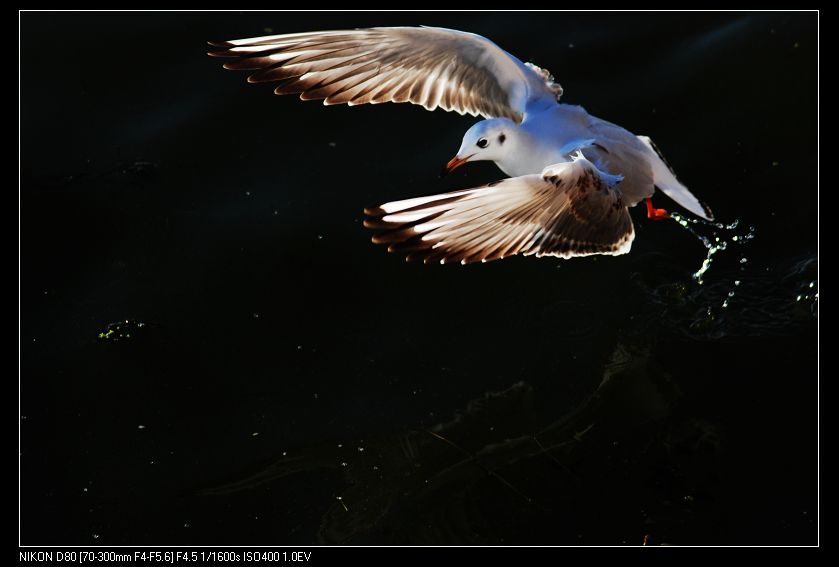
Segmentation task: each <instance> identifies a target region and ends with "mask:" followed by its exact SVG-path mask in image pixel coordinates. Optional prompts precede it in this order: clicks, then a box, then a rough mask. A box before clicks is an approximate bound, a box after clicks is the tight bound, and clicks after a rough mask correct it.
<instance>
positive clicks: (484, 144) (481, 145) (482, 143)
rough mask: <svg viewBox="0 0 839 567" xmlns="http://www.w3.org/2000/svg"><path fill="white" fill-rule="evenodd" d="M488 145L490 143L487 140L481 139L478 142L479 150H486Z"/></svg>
mask: <svg viewBox="0 0 839 567" xmlns="http://www.w3.org/2000/svg"><path fill="white" fill-rule="evenodd" d="M488 145H489V142H488V141H487V139H486V138H481V139H480V140H478V147H479V148H485V147H487V146H488Z"/></svg>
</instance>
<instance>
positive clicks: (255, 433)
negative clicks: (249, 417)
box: [251, 431, 259, 437]
mask: <svg viewBox="0 0 839 567" xmlns="http://www.w3.org/2000/svg"><path fill="white" fill-rule="evenodd" d="M257 435H259V431H254V432H253V433H251V437H256V436H257Z"/></svg>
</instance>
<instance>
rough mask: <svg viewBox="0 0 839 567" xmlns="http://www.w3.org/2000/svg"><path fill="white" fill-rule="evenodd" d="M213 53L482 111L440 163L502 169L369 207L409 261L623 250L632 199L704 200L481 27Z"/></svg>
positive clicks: (322, 90)
mask: <svg viewBox="0 0 839 567" xmlns="http://www.w3.org/2000/svg"><path fill="white" fill-rule="evenodd" d="M209 43H210V45H212V46H214V47H216V48H221V49H218V50H214V51H211V52H210V53H209V55H211V56H213V57H228V58H235V60H231V61H228V62H227V63H225V64H224V68H226V69H234V70H247V71H252V73H251V74H250V76H249V77H248V82H249V83H275V85H276V86H275V88H274V92H275V93H276V94H280V95H283V94H299V95H300V98H301V99H302V100H323V103H324V104H325V105H332V104H347V105H349V106H353V105H357V104H368V103H369V104H378V103H382V102H410V103H413V104H417V105H421V106H423V107H425V108H426V109H428V110H435V109H437V108H441V109H443V110H446V111H454V112H458V113H460V114H470V115H472V116H481V117H483V120H481V121H479V122H477V123H476V124H474V125H473V126H472V127H471V128H469V130H467V132H466V134H465V135H464V136H463V141H462V143H461V145H460V148H459V149H458V151H457V154H456V155H455V156H454V157H453V158H452V159H451V160H450V161H449V162H448V164H447V165H446V166H445V168H444V169H443V172H444V173H450V172H452V171H453V170H455V169H456V168H458V167H460V166H462V165H463V164H465V163H467V162H475V161H492V162H495V164H496V165H497V166H498V168H499V169H500V170H501V171H502V172H504V173H505V174H506V175H508V176H509V177H507V178H504V179H501V180H500V181H496V182H494V183H490V184H488V185H484V186H482V187H475V188H470V189H463V190H460V191H454V192H449V193H442V194H437V195H430V196H424V197H416V198H412V199H405V200H401V201H393V202H390V203H385V204H383V205H379V206H376V207H370V208H367V209H365V211H364V212H365V214H366V215H367V216H369V217H370V218H368V219H365V221H364V225H365V226H366V227H368V228H373V229H380V231H379V232H377V233H376V234H375V235H374V236H373V242H374V243H377V244H385V245H387V246H388V250H389V251H391V252H401V253H404V254H405V256H406V260H422V261H424V262H426V263H428V262H439V263H442V264H445V263H454V262H459V263H461V264H469V263H473V262H488V261H491V260H498V259H502V258H507V257H509V256H514V255H517V254H522V255H525V256H528V255H535V256H537V257H541V256H554V257H560V258H571V257H575V256H589V255H593V254H606V255H612V256H616V255H620V254H625V253H627V252H629V250H630V247H631V246H632V241H633V239H634V238H635V230H634V227H633V224H632V218H631V217H630V215H629V207H633V206H635V205H636V204H638V203H640V202H641V201H646V205H647V217H648V218H650V219H655V220H658V219H665V218H669V217H670V214H669V213H668V212H667V211H666V210H664V209H657V208H655V207H654V206H653V205H652V201H651V197H652V196H653V194H654V193H655V191H656V190H659V191H661V192H663V193H664V194H665V195H667V196H668V197H670V198H671V199H673V200H674V201H675V202H676V203H678V204H679V205H681V206H682V207H684V208H685V209H687V210H688V211H690V212H691V213H693V214H695V215H697V216H699V217H702V218H704V219H706V220H712V219H713V216H712V214H711V211H710V209H709V208H708V207H707V206H706V205H704V204H703V203H701V202H700V201H699V200H698V199H697V198H696V197H695V196H694V195H693V194H692V193H691V192H690V191H689V190H688V189H687V187H685V186H684V185H683V184H682V183H680V182H679V181H678V179H676V175H675V173H674V171H673V170H672V168H671V167H670V166H669V165H668V164H667V162H666V161H665V159H664V157H663V155H662V154H661V152H660V151H659V150H658V148H656V146H655V144H654V143H653V142H652V140H651V139H650V138H648V137H646V136H636V135H634V134H632V133H631V132H629V131H627V130H625V129H624V128H621V127H620V126H618V125H616V124H612V123H611V122H607V121H605V120H602V119H600V118H597V117H594V116H592V115H590V114H589V113H588V112H586V111H585V109H583V107H581V106H577V105H571V104H564V103H560V102H559V99H560V97H561V95H562V87H561V86H560V85H559V84H558V83H557V82H556V80H555V79H554V77H553V76H552V75H551V74H550V73H549V72H548V71H546V70H545V69H542V68H540V67H537V66H536V65H534V64H532V63H523V62H522V61H521V60H519V59H518V58H516V57H515V56H513V55H511V54H509V53H507V52H506V51H504V50H503V49H501V48H500V47H499V46H498V45H496V44H495V43H493V42H492V41H490V40H489V39H487V38H485V37H482V36H480V35H476V34H473V33H468V32H463V31H457V30H451V29H445V28H435V27H379V28H368V29H354V30H338V31H322V32H308V33H290V34H282V35H270V36H263V37H254V38H249V39H237V40H232V41H223V42H209Z"/></svg>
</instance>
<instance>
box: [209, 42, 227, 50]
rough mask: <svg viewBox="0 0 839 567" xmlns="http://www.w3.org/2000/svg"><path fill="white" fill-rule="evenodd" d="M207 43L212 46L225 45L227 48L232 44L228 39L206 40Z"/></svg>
mask: <svg viewBox="0 0 839 567" xmlns="http://www.w3.org/2000/svg"><path fill="white" fill-rule="evenodd" d="M207 45H211V46H213V47H226V48H227V49H230V48H231V47H233V44H232V43H230V42H229V41H208V42H207Z"/></svg>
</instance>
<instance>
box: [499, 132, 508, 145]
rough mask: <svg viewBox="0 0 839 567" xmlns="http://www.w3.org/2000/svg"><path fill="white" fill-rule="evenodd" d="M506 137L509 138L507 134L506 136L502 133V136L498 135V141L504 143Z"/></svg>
mask: <svg viewBox="0 0 839 567" xmlns="http://www.w3.org/2000/svg"><path fill="white" fill-rule="evenodd" d="M506 139H507V136H505V135H504V134H501V135H500V136H498V143H499V144H503V143H504V140H506Z"/></svg>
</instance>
